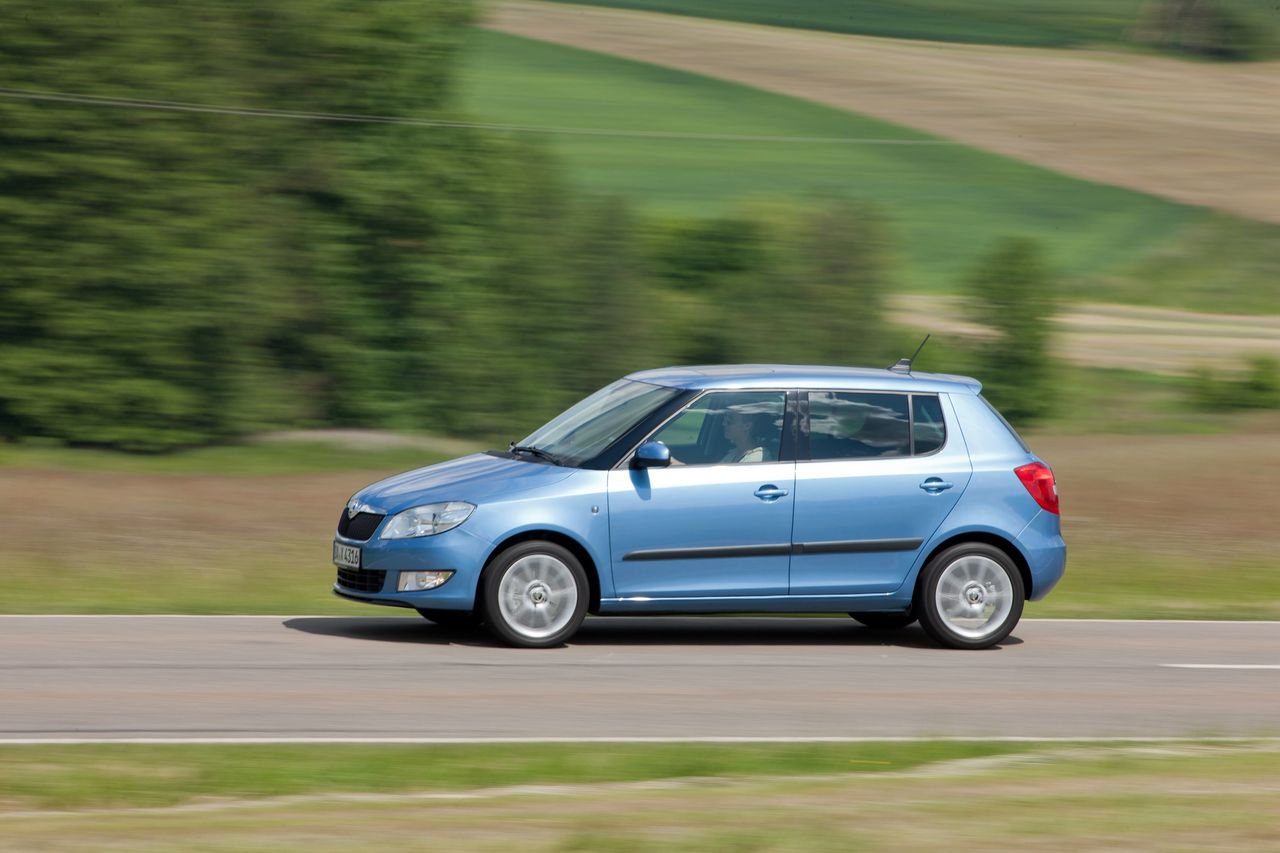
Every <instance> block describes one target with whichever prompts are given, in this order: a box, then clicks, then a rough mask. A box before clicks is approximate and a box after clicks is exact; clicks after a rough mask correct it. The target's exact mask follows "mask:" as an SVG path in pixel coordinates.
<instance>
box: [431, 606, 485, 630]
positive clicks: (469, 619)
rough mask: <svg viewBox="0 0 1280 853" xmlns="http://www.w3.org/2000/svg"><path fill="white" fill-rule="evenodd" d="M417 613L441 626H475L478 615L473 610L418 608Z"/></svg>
mask: <svg viewBox="0 0 1280 853" xmlns="http://www.w3.org/2000/svg"><path fill="white" fill-rule="evenodd" d="M418 615H419V616H421V617H422V618H423V619H426V620H427V621H428V622H434V623H435V624H437V625H439V626H441V627H442V628H475V627H477V626H478V625H479V624H480V615H479V614H478V613H476V612H475V611H474V610H419V611H418Z"/></svg>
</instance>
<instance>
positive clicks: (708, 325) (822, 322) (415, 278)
mask: <svg viewBox="0 0 1280 853" xmlns="http://www.w3.org/2000/svg"><path fill="white" fill-rule="evenodd" d="M195 15H196V19H195V20H194V21H193V20H192V18H191V13H190V11H189V10H188V9H185V8H180V7H175V6H173V5H172V4H167V3H161V2H148V0H128V2H119V3H109V4H108V3H102V2H89V1H88V0H86V2H81V3H73V4H67V5H64V6H61V7H59V9H58V10H57V11H55V12H51V11H50V10H48V9H42V8H38V7H36V6H31V7H29V8H28V9H27V10H26V12H25V14H23V13H20V14H18V15H15V16H13V17H12V19H11V21H12V25H10V26H6V27H5V28H4V29H3V30H2V31H0V55H2V56H3V57H4V59H3V77H4V79H5V80H6V81H7V82H8V83H9V85H10V86H12V87H14V88H26V89H36V90H43V91H53V92H70V93H86V92H91V93H93V94H94V95H97V96H114V97H121V98H145V99H148V100H164V101H178V102H193V103H200V104H236V105H239V106H244V107H247V108H264V107H270V108H277V109H288V110H296V111H306V112H315V113H326V114H350V113H360V114H368V115H379V116H404V117H414V118H439V119H445V120H448V119H458V118H462V116H460V115H458V114H457V112H456V110H455V109H454V107H453V104H452V101H453V99H452V96H451V91H452V82H453V81H452V74H451V71H452V69H453V67H454V65H455V59H456V53H457V50H458V46H459V41H460V38H461V32H462V27H463V25H464V24H465V23H467V21H468V20H469V19H470V15H469V12H468V11H467V5H466V4H462V3H458V2H456V0H436V2H430V0H428V1H427V2H424V0H383V2H379V3H372V4H361V5H359V6H353V5H351V4H347V3H342V2H336V0H317V2H312V0H306V2H297V1H296V0H268V2H260V3H253V4H249V3H232V2H223V3H211V4H207V5H205V6H202V7H201V9H200V10H199V11H198V12H197V13H195ZM0 146H3V148H4V150H5V151H6V152H7V155H6V156H5V157H4V158H3V163H2V164H0V211H2V213H3V216H4V222H5V227H4V228H3V230H0V254H2V255H3V257H4V259H5V269H4V272H3V275H2V276H0V288H2V290H0V333H2V334H0V341H2V342H0V429H3V432H4V434H6V435H7V436H10V437H17V436H44V437H49V438H53V439H58V440H62V441H65V442H67V443H73V444H80V445H103V446H115V447H120V448H125V449H135V450H160V449H165V448H171V447H176V446H186V445H198V444H203V443H209V442H216V441H221V440H226V439H229V438H233V437H235V436H238V435H241V434H244V433H247V432H252V431H260V430H265V429H270V428H276V427H283V426H344V425H362V426H379V427H388V428H401V429H405V428H427V429H430V430H432V431H438V432H442V433H450V434H464V435H465V434H474V433H475V432H476V431H477V430H486V429H488V430H491V429H492V428H493V425H494V424H495V423H508V424H509V423H513V422H514V423H518V424H519V423H533V422H535V421H537V420H538V419H539V418H542V417H546V416H549V415H550V414H552V413H553V412H554V411H555V410H557V409H558V408H559V407H562V406H563V405H565V404H567V403H568V402H570V401H571V400H572V399H574V398H575V397H576V396H578V395H580V394H582V393H585V392H586V391H588V390H590V389H592V388H593V387H595V386H598V385H600V384H602V383H604V382H607V381H610V380H612V379H614V378H616V377H617V376H618V375H620V374H623V373H626V372H629V371H631V370H634V369H637V368H638V367H644V366H650V365H657V364H661V363H666V362H673V361H676V362H680V361H683V362H687V361H740V360H749V359H761V360H764V359H768V360H783V361H785V360H814V361H837V362H843V361H850V360H855V361H856V360H862V359H878V358H886V357H887V355H886V354H885V348H884V344H885V341H884V337H883V334H882V332H881V329H882V328H883V316H882V298H881V297H882V293H883V291H884V289H885V288H886V287H887V286H888V285H889V282H890V278H891V273H890V266H889V263H888V261H887V259H886V257H887V251H888V250H887V248H886V246H887V236H886V233H885V229H884V228H883V226H882V224H881V223H880V222H879V220H878V219H877V217H876V216H875V214H874V213H872V212H869V211H865V210H860V209H857V208H854V207H853V206H851V205H849V204H847V203H845V202H842V201H839V200H825V201H823V200H815V201H813V202H811V203H806V204H800V203H787V204H782V205H779V206H776V207H774V208H768V207H760V208H759V209H751V210H744V211H742V212H741V214H740V215H735V216H730V217H724V218H709V219H652V218H643V217H641V216H640V215H638V214H637V213H636V212H635V211H633V210H631V209H630V208H629V206H628V204H627V203H626V202H624V201H623V200H621V199H619V198H612V197H599V198H595V197H581V198H571V195H570V193H569V192H568V191H567V189H566V185H565V182H564V180H563V178H562V177H561V175H560V174H559V173H558V170H557V168H556V167H555V165H554V164H553V163H552V162H551V160H550V158H549V157H548V155H547V154H546V153H545V151H544V150H542V149H541V148H540V147H539V146H537V145H535V144H530V143H528V142H526V141H522V140H516V139H513V138H511V137H510V136H506V135H502V134H498V133H494V132H489V131H484V130H477V129H472V128H465V127H443V128H440V127H436V128H422V127H406V126H400V125H391V124H378V123H356V122H318V121H296V120H288V119H279V118H261V117H242V116H227V115H211V114H206V113H192V112H168V111H159V110H145V109H142V110H138V109H127V110H126V109H112V108H109V107H101V106H93V105H81V104H71V103H51V102H45V101H26V100H19V99H9V100H5V101H3V102H2V103H0ZM800 331H803V332H804V334H797V332H800Z"/></svg>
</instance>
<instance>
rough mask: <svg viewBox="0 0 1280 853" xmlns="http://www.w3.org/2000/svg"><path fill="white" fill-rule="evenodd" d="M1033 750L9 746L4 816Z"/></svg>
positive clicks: (885, 765)
mask: <svg viewBox="0 0 1280 853" xmlns="http://www.w3.org/2000/svg"><path fill="white" fill-rule="evenodd" d="M1037 748H1042V745H1036V744H1027V743H969V742H964V743H960V742H953V741H921V742H910V743H851V744H839V743H836V744H831V743H826V744H821V743H819V744H697V743H678V744H589V745H588V744H521V745H519V747H513V746H511V745H503V744H496V745H487V744H486V745H430V746H361V745H355V744H352V745H342V744H339V745H325V746H311V745H281V746H269V745H261V746H260V745H230V746H205V745H199V746H183V745H110V744H108V745H83V746H25V745H22V746H0V808H2V809H3V810H9V811H13V810H20V809H86V808H114V807H125V806H132V807H138V806H169V805H177V804H180V803H186V802H191V801H194V800H199V799H205V798H210V797H236V798H242V799H255V798H262V797H281V796H289V795H296V794H316V793H326V792H344V793H404V792H410V791H465V790H472V789H480V788H500V787H505V786H510V785H580V784H595V783H612V782H636V781H642V780H650V779H680V778H691V777H709V778H711V777H715V778H719V777H735V776H737V777H740V776H761V775H777V776H798V775H806V774H829V773H864V772H886V771H893V770H906V769H910V768H913V767H918V766H921V765H924V764H929V763H931V762H938V761H954V760H958V759H963V758H980V757H985V756H992V755H1012V754H1019V753H1023V752H1027V751H1030V750H1033V749H1037Z"/></svg>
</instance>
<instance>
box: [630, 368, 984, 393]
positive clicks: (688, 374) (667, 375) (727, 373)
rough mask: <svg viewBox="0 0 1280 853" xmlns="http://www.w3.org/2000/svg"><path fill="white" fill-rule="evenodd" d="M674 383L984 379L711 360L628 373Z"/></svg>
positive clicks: (887, 383) (841, 385) (970, 383)
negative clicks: (725, 362)
mask: <svg viewBox="0 0 1280 853" xmlns="http://www.w3.org/2000/svg"><path fill="white" fill-rule="evenodd" d="M627 378H628V379H634V380H636V381H637V382H648V383H650V384H653V385H666V386H669V387H672V388H688V389H696V390H703V389H708V388H724V389H751V388H760V389H774V388H801V389H806V388H807V389H813V390H845V391H929V392H934V393H938V392H943V393H953V394H954V393H962V394H977V393H978V392H979V391H981V390H982V383H980V382H979V381H978V380H976V379H972V378H970V377H968V376H952V375H950V374H946V373H905V372H902V371H895V370H887V369H883V368H871V367H829V366H823V365H804V364H712V365H695V366H690V367H662V368H658V369H657V370H642V371H640V372H639V373H632V374H631V375H629V376H628V377H627Z"/></svg>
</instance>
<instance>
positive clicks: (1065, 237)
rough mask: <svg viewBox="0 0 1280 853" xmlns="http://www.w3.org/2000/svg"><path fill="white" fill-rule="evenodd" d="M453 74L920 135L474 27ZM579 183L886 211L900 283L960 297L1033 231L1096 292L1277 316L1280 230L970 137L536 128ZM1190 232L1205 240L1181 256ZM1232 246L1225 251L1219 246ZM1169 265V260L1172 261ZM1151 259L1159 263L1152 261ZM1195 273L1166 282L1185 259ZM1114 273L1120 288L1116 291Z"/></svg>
mask: <svg viewBox="0 0 1280 853" xmlns="http://www.w3.org/2000/svg"><path fill="white" fill-rule="evenodd" d="M469 48H470V49H469V50H468V51H467V53H466V58H465V63H464V69H463V73H462V74H461V75H460V85H461V93H460V94H461V100H462V102H463V104H464V106H465V108H466V109H467V111H468V112H469V113H470V114H472V115H475V116H476V117H478V118H482V119H484V120H487V121H493V122H502V123H509V124H518V125H536V126H551V127H594V128H614V129H621V130H666V131H676V132H695V133H720V134H738V135H752V136H788V137H836V138H859V139H862V138H875V139H906V140H918V139H927V138H929V137H926V136H924V135H923V134H920V133H917V132H916V131H913V130H909V129H907V128H903V127H899V126H896V125H892V124H888V123H885V122H881V121H877V120H875V119H871V118H868V117H865V116H861V115H857V114H853V113H847V112H843V111H840V110H836V109H832V108H828V107H823V106H819V105H816V104H811V103H808V102H805V101H801V100H798V99H795V98H788V97H784V96H781V95H774V94H770V93H767V92H763V91H760V90H758V89H753V88H750V87H746V86H740V85H737V84H733V83H727V82H723V81H719V80H713V79H711V78H707V77H702V76H698V75H694V74H687V73H684V72H680V71H674V70H671V69H667V68H662V67H658V66H654V65H648V64H645V63H639V62H632V61H629V60H624V59H618V58H615V57H610V56H605V55H602V54H597V53H592V52H589V51H582V50H577V49H573V48H567V47H561V46H558V45H551V44H546V43H542V42H537V41H532V40H528V39H522V38H518V37H515V36H508V35H503V34H498V33H491V32H485V31H476V32H475V33H474V34H473V36H472V38H471V41H470V45H469ZM542 144H544V145H546V146H547V147H548V148H549V149H550V150H551V151H552V152H553V154H554V155H555V157H556V159H557V160H558V161H559V162H560V163H561V164H562V166H563V168H564V169H565V170H566V171H567V173H568V176H569V178H570V179H571V181H572V183H573V184H574V185H575V186H576V187H578V188H580V189H582V190H586V191H589V192H594V193H600V194H610V195H618V196H622V197H624V198H627V199H630V200H632V201H633V202H635V203H637V204H638V205H640V206H641V208H642V209H644V210H646V211H648V212H650V213H653V214H656V215H677V216H714V215H726V214H732V213H733V212H735V211H736V210H740V209H742V207H744V206H747V205H750V204H751V203H752V201H753V200H758V199H764V198H779V197H794V196H797V195H816V196H822V195H827V196H830V195H838V196H843V197H847V198H851V199H855V200H858V201H863V202H868V203H871V204H872V205H874V206H875V207H876V208H877V209H878V210H880V211H882V212H883V213H884V214H885V215H886V216H887V217H888V218H889V220H890V223H891V226H892V229H893V235H894V243H895V249H896V253H897V255H898V256H899V258H900V260H901V261H902V264H901V270H900V272H901V275H900V276H899V277H898V283H899V286H900V287H902V288H903V289H905V290H909V291H911V290H914V291H920V290H934V291H947V290H953V289H954V288H955V287H956V286H957V284H958V282H959V281H960V280H961V279H962V277H963V276H965V275H966V274H967V273H968V270H969V269H970V268H971V266H972V264H973V263H974V261H975V260H976V258H977V257H978V256H979V255H980V254H981V253H983V252H984V251H986V250H987V249H988V248H989V247H990V245H991V244H992V243H993V242H994V241H995V240H996V239H997V238H999V237H1002V236H1005V235H1009V234H1022V235H1027V236H1030V237H1034V238H1036V239H1038V240H1041V241H1042V242H1043V243H1044V245H1045V247H1046V249H1047V251H1048V256H1049V260H1050V262H1051V264H1052V265H1053V267H1054V269H1055V271H1056V272H1057V273H1058V274H1059V275H1061V276H1062V277H1064V278H1065V279H1069V280H1070V281H1071V282H1072V288H1071V291H1070V292H1071V293H1075V292H1077V287H1076V285H1077V284H1078V283H1079V282H1083V281H1087V282H1089V285H1088V287H1089V289H1088V291H1087V293H1088V295H1089V297H1090V298H1094V299H1103V300H1109V301H1129V302H1134V303H1139V304H1160V305H1180V306H1184V307H1193V308H1194V307H1210V308H1212V310H1215V311H1229V310H1264V311H1266V310H1271V311H1280V290H1278V289H1277V288H1274V287H1272V286H1271V280H1272V279H1270V278H1266V277H1265V276H1264V275H1261V274H1260V273H1265V272H1266V271H1267V270H1273V269H1275V267H1276V266H1277V265H1278V264H1280V260H1278V259H1277V255H1276V249H1275V248H1274V247H1275V246H1276V245H1280V239H1277V236H1278V235H1280V228H1277V227H1275V226H1270V225H1254V224H1251V223H1242V222H1237V220H1234V219H1232V218H1230V217H1225V216H1217V215H1214V214H1211V213H1208V212H1206V211H1204V210H1201V209H1198V208H1193V207H1188V206H1183V205H1177V204H1173V203H1171V202H1167V201H1164V200H1162V199H1158V198H1155V197H1153V196H1148V195H1144V194H1142V193H1137V192H1132V191H1129V190H1124V189H1119V188H1115V187H1108V186H1103V185H1099V184H1094V183H1090V182H1088V181H1082V180H1077V179H1074V178H1070V177H1066V176H1064V175H1061V174H1059V173H1056V172H1052V171H1049V170H1046V169H1041V168H1037V167H1035V166H1031V165H1027V164H1024V163H1020V162H1017V161H1014V160H1010V159H1008V158H1004V157H1000V156H997V155H995V154H988V153H985V152H983V151H979V150H977V149H974V148H969V147H966V146H962V145H943V146H901V145H898V146H893V145H888V146H884V145H881V146H876V145H840V144H828V143H822V144H798V143H797V144H779V143H763V142H726V141H698V140H688V139H680V140H672V139H644V138H641V139H636V138H627V137H617V136H574V135H549V136H547V137H545V138H543V141H542ZM1188 239H1192V240H1196V241H1198V242H1197V245H1200V246H1201V247H1202V248H1203V251H1200V252H1199V253H1198V254H1197V256H1196V257H1195V258H1194V259H1187V258H1185V257H1181V256H1180V252H1181V253H1183V254H1185V250H1180V249H1179V248H1178V247H1180V246H1181V245H1182V244H1183V243H1185V242H1186V241H1187V240H1188ZM1224 240H1228V241H1229V244H1230V246H1231V251H1230V252H1229V253H1227V252H1224V251H1221V250H1219V249H1218V248H1216V247H1218V246H1219V245H1221V244H1222V242H1223V241H1224ZM1171 257H1172V258H1177V260H1176V262H1170V261H1168V260H1167V259H1168V258H1171ZM1153 258H1154V259H1153ZM1185 263H1194V264H1195V267H1194V268H1195V270H1196V274H1195V275H1194V276H1192V275H1189V274H1178V273H1172V277H1174V278H1176V279H1178V280H1180V281H1182V282H1184V283H1183V284H1179V285H1177V286H1175V287H1172V288H1170V287H1168V286H1166V279H1167V278H1169V277H1170V275H1169V273H1171V272H1172V269H1173V268H1175V267H1176V266H1177V264H1185ZM1113 284H1114V287H1113Z"/></svg>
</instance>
